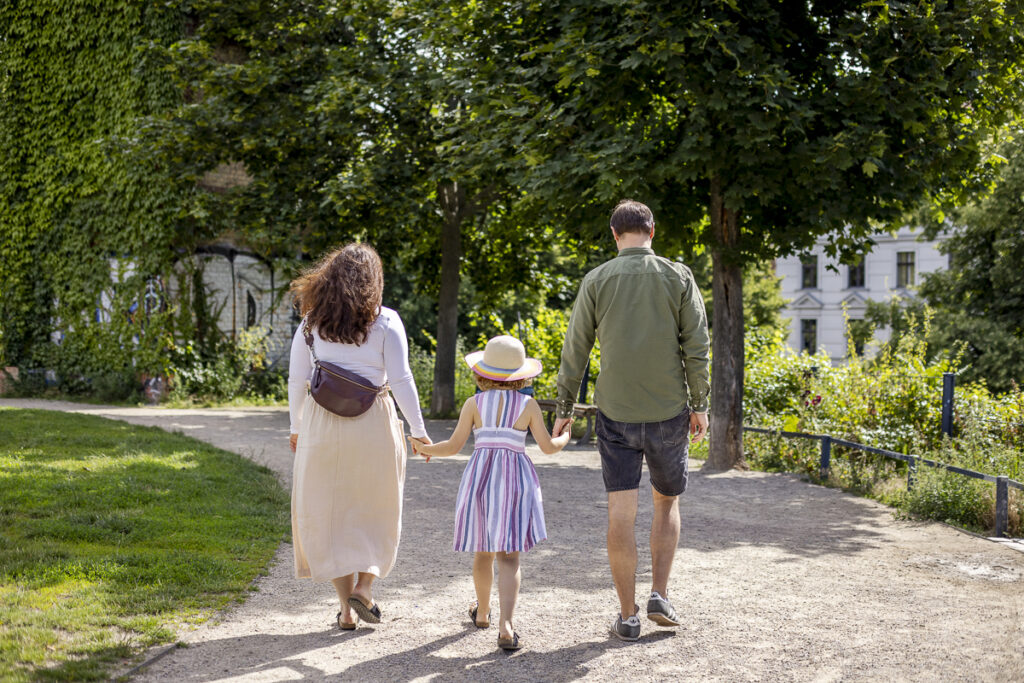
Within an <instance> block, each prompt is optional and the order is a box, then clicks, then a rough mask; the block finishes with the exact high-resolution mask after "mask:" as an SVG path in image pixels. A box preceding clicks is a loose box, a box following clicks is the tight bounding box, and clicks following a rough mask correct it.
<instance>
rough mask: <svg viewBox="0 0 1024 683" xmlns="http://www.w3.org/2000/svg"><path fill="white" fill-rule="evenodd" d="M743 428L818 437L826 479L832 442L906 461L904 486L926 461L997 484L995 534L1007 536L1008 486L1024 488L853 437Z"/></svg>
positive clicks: (1006, 479)
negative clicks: (866, 442)
mask: <svg viewBox="0 0 1024 683" xmlns="http://www.w3.org/2000/svg"><path fill="white" fill-rule="evenodd" d="M743 431H745V432H754V433H757V434H768V435H774V436H782V437H785V438H790V439H810V440H818V441H820V442H821V457H820V462H819V474H820V475H821V478H822V479H823V480H825V479H828V475H829V472H830V471H831V469H832V446H833V444H834V445H837V446H844V447H846V448H850V449H854V450H859V451H864V452H865V453H874V454H876V455H881V456H884V457H886V458H891V459H893V460H902V461H903V462H905V463H907V490H908V491H909V490H910V489H912V488H914V481H915V479H916V477H917V468H918V466H919V465H925V466H926V467H932V468H935V469H943V470H946V471H948V472H954V473H956V474H961V475H963V476H965V477H970V478H972V479H982V480H984V481H990V482H992V483H994V484H995V485H996V528H995V534H996V536H997V537H1000V538H1002V537H1004V536H1006V528H1007V526H1008V525H1009V519H1010V487H1011V486H1012V487H1013V488H1015V489H1018V490H1021V491H1024V484H1022V483H1021V482H1019V481H1015V480H1013V479H1010V478H1009V477H1007V476H1003V475H1000V476H992V475H991V474H984V473H983V472H975V471H974V470H968V469H965V468H963V467H957V466H956V465H947V464H945V463H942V462H938V461H936V460H929V459H927V458H922V457H921V456H919V455H908V454H906V453H897V452H895V451H888V450H886V449H884V448H875V447H874V446H867V445H865V444H862V443H856V442H854V441H847V440H846V439H839V438H836V437H834V436H829V435H828V434H807V433H805V432H787V431H784V430H780V429H765V428H764V427H747V426H744V427H743Z"/></svg>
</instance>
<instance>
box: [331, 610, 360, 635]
mask: <svg viewBox="0 0 1024 683" xmlns="http://www.w3.org/2000/svg"><path fill="white" fill-rule="evenodd" d="M335 619H337V620H338V628H340V629H341V630H342V631H355V630H356V625H357V624H358V623H359V620H358V619H357V620H356V621H353V622H352V623H349V622H347V621H342V620H341V612H338V616H337V617H335Z"/></svg>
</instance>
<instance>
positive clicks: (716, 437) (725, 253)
mask: <svg viewBox="0 0 1024 683" xmlns="http://www.w3.org/2000/svg"><path fill="white" fill-rule="evenodd" d="M710 213H711V232H712V235H713V238H712V239H713V245H712V249H711V263H712V271H711V272H712V279H711V295H712V297H713V301H714V310H713V312H712V324H711V434H710V442H709V444H708V445H709V449H708V450H709V453H708V460H707V462H706V463H705V464H704V467H703V468H702V469H704V470H708V471H711V472H721V471H724V470H728V469H732V468H735V467H743V466H744V465H745V462H744V459H743V267H742V266H741V265H740V264H739V262H738V261H736V260H735V258H734V256H733V254H732V253H731V247H734V246H736V244H737V243H738V242H739V220H738V219H739V217H738V216H737V215H736V212H734V211H731V210H730V209H728V208H726V206H725V203H724V199H723V196H722V188H721V183H720V181H719V180H718V179H717V178H714V179H712V181H711V212H710Z"/></svg>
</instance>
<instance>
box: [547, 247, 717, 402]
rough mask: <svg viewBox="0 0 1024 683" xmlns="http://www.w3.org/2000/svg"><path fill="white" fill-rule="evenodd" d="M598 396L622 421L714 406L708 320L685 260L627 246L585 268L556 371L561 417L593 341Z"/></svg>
mask: <svg viewBox="0 0 1024 683" xmlns="http://www.w3.org/2000/svg"><path fill="white" fill-rule="evenodd" d="M595 336H596V338H597V340H598V341H599V342H600V344H601V372H600V373H599V374H598V376H597V389H596V391H595V403H596V404H597V407H598V409H600V411H601V412H602V413H604V414H605V415H606V416H608V417H610V418H611V419H613V420H616V421H618V422H661V421H662V420H668V419H669V418H672V417H675V416H676V415H678V414H679V413H681V412H683V409H684V408H685V407H686V406H687V404H689V406H690V408H691V409H692V410H694V411H696V412H704V411H706V410H707V408H708V393H709V392H710V388H711V387H710V384H709V383H708V341H709V340H708V321H707V314H706V313H705V312H704V300H703V299H702V298H701V295H700V292H699V291H698V290H697V284H696V282H694V279H693V273H691V272H690V269H689V268H687V267H686V266H684V265H682V264H679V263H675V262H673V261H670V260H668V259H666V258H663V257H661V256H657V255H656V254H655V253H654V251H653V250H652V249H650V248H649V247H629V248H627V249H623V250H621V251H620V252H619V255H618V256H617V257H616V258H614V259H612V260H611V261H608V262H607V263H603V264H601V265H600V266H598V267H597V268H595V269H594V270H592V271H590V272H589V273H587V275H586V277H584V278H583V283H582V284H581V285H580V291H579V294H578V295H577V296H576V303H575V304H573V308H572V315H571V316H570V317H569V329H568V331H567V332H566V335H565V343H564V344H563V346H562V365H561V367H560V368H559V371H558V409H557V415H558V417H570V416H571V415H572V406H573V402H574V398H575V397H576V395H577V394H578V393H579V388H580V382H582V381H583V371H584V369H585V367H586V365H587V359H588V358H589V356H590V349H591V348H592V347H593V345H594V338H595Z"/></svg>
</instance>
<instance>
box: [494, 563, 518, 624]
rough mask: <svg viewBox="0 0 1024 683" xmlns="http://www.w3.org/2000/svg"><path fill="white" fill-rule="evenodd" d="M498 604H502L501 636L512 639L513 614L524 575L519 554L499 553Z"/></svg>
mask: <svg viewBox="0 0 1024 683" xmlns="http://www.w3.org/2000/svg"><path fill="white" fill-rule="evenodd" d="M497 555H498V602H499V603H500V604H501V620H500V621H499V622H498V628H499V629H500V633H499V635H500V636H501V637H502V638H511V637H512V613H513V612H514V611H515V609H516V599H518V598H519V585H520V583H521V582H522V575H521V574H520V572H519V553H517V552H516V553H498V554H497Z"/></svg>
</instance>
